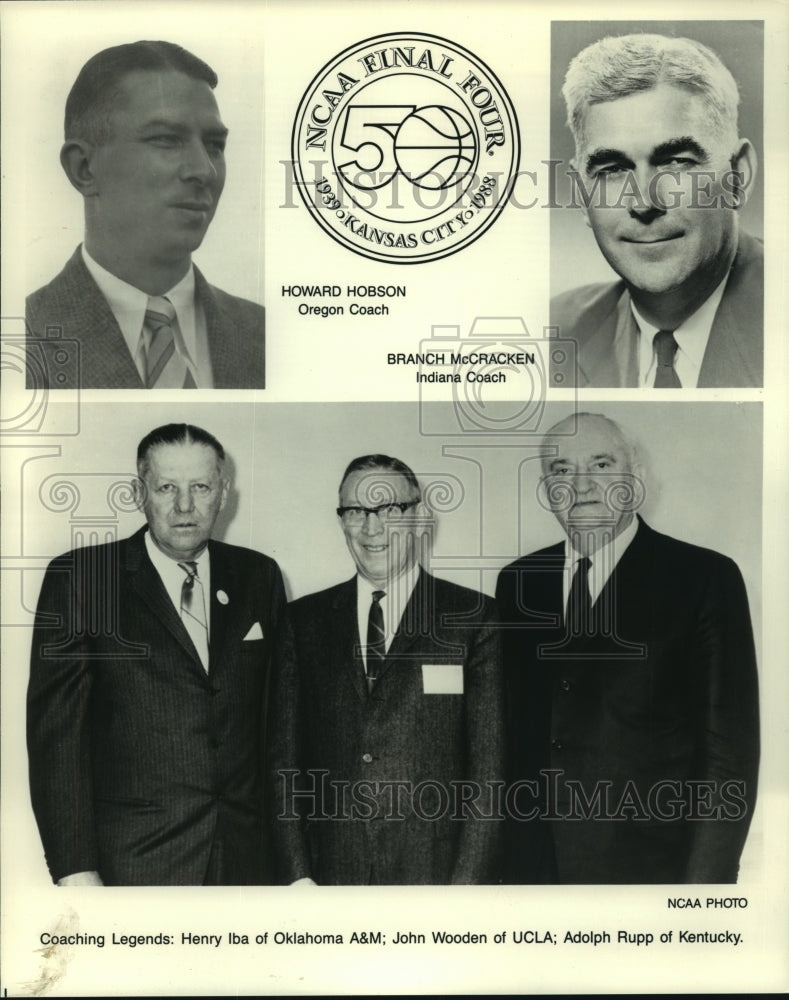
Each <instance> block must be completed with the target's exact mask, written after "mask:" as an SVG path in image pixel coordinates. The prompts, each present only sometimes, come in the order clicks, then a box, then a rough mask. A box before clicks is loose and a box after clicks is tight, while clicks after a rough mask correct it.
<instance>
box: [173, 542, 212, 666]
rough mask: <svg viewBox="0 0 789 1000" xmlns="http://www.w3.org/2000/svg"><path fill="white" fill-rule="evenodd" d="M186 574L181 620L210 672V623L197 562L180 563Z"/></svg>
mask: <svg viewBox="0 0 789 1000" xmlns="http://www.w3.org/2000/svg"><path fill="white" fill-rule="evenodd" d="M178 565H179V566H180V567H181V569H182V570H183V571H184V573H185V574H186V578H185V580H184V582H183V585H182V587H181V620H182V621H183V623H184V625H185V627H186V631H187V632H188V633H189V637H190V639H191V640H192V642H193V643H194V645H195V649H196V650H197V652H198V653H199V654H200V661H201V663H202V664H203V667H204V669H205V670H206V672H207V671H208V622H207V620H206V615H205V597H204V595H203V584H202V582H201V580H200V577H199V576H198V575H197V563H196V562H191V561H187V562H179V563H178Z"/></svg>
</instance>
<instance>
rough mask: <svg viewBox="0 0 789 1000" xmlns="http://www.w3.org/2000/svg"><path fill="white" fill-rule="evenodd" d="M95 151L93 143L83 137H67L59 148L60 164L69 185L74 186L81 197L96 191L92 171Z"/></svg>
mask: <svg viewBox="0 0 789 1000" xmlns="http://www.w3.org/2000/svg"><path fill="white" fill-rule="evenodd" d="M95 153H96V147H95V146H94V144H93V143H92V142H86V141H85V140H84V139H68V140H67V141H66V142H64V143H63V148H62V149H61V150H60V165H61V166H62V167H63V171H64V172H65V174H66V177H68V179H69V181H70V183H71V186H72V187H74V188H76V190H77V191H79V193H80V194H81V195H82V197H83V198H92V197H93V196H94V195H96V194H97V193H98V192H97V191H96V178H95V176H94V172H93V161H94V156H95Z"/></svg>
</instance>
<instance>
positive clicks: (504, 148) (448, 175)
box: [293, 34, 520, 264]
mask: <svg viewBox="0 0 789 1000" xmlns="http://www.w3.org/2000/svg"><path fill="white" fill-rule="evenodd" d="M519 150H520V142H519V135H518V128H517V122H516V119H515V115H514V112H513V110H512V107H511V104H510V101H509V98H508V97H507V95H506V93H505V91H504V89H503V88H502V86H501V84H500V83H499V82H498V80H497V79H496V77H495V76H494V75H493V73H492V72H491V71H490V70H489V69H488V68H487V67H486V66H484V64H482V63H481V62H480V61H479V60H478V59H476V58H474V57H473V56H471V54H470V53H468V52H466V50H464V49H462V48H460V47H459V46H457V45H455V44H454V43H451V42H448V41H447V40H446V39H441V38H436V37H435V36H431V35H422V34H412V35H400V34H395V35H382V36H379V37H377V38H373V39H368V40H367V41H365V42H363V43H360V44H359V45H355V46H353V47H351V48H350V49H347V50H346V51H345V52H343V53H341V55H340V56H338V57H337V59H335V60H333V61H332V62H331V63H330V64H329V65H328V66H326V67H325V68H324V69H323V70H322V71H321V72H320V74H319V75H318V77H316V79H315V80H314V81H313V83H312V84H311V85H310V87H309V89H308V90H307V93H306V94H305V95H304V98H303V99H302V101H301V104H300V106H299V111H298V114H297V116H296V122H295V124H294V129H293V160H294V165H295V170H296V177H297V181H298V182H299V189H300V191H301V193H302V195H303V197H304V200H305V203H306V204H307V207H308V208H309V209H310V211H311V212H312V214H313V216H314V217H315V219H316V220H317V221H318V222H319V223H320V225H321V226H322V227H323V228H324V229H325V230H326V231H327V232H328V233H329V234H330V235H331V236H332V237H333V238H334V239H336V240H337V241H338V242H340V243H342V244H343V245H345V246H347V247H349V248H350V249H351V250H354V251H355V252H356V253H360V254H362V255H364V256H366V257H372V258H374V259H376V260H385V261H390V262H394V263H401V264H410V263H420V262H423V261H427V260H434V259H436V258H439V257H445V256H447V255H448V254H451V253H455V252H456V251H457V250H460V249H461V248H462V247H464V246H467V245H468V244H469V243H471V242H473V240H475V239H477V238H478V237H479V236H480V235H481V234H482V232H484V231H485V229H487V228H488V227H489V226H490V225H491V224H492V223H493V221H494V220H495V219H496V218H497V217H498V215H499V213H500V212H501V210H502V208H503V207H504V204H505V202H506V197H507V195H508V194H509V190H510V183H511V181H512V179H513V177H514V175H515V173H516V171H517V167H518V158H519Z"/></svg>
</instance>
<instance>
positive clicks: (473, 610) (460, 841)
mask: <svg viewBox="0 0 789 1000" xmlns="http://www.w3.org/2000/svg"><path fill="white" fill-rule="evenodd" d="M290 607H291V611H292V621H293V629H294V634H295V657H293V658H292V659H291V661H290V665H289V669H288V670H287V671H285V670H283V671H281V672H279V674H278V677H277V680H278V681H279V682H280V683H279V684H278V685H277V690H276V694H274V695H273V698H272V702H273V706H274V712H273V722H272V737H273V747H272V758H273V760H274V768H273V780H274V782H275V789H276V796H277V798H278V803H279V805H278V810H277V812H278V814H279V815H280V817H282V816H285V815H290V816H295V815H296V813H298V814H299V815H300V816H301V817H302V819H301V821H297V820H295V819H284V818H279V819H277V820H275V832H274V839H275V843H276V844H277V856H278V862H279V876H280V879H281V881H283V882H290V881H293V880H295V879H297V878H302V877H305V876H310V877H312V878H313V879H315V881H317V882H318V883H324V884H334V885H360V884H361V885H364V884H368V883H371V882H372V883H378V884H428V883H430V884H439V883H461V884H462V883H490V882H496V881H498V880H499V878H500V864H501V844H502V840H501V837H502V833H503V830H502V826H503V823H502V822H501V821H497V820H487V821H485V820H475V819H464V818H462V817H463V816H464V807H463V806H462V803H461V801H460V799H461V797H462V795H463V794H468V795H469V796H470V797H471V798H473V799H474V800H475V801H474V804H473V806H471V807H470V808H469V809H468V810H466V812H465V814H468V813H471V814H472V815H473V811H474V808H476V809H477V810H479V811H481V812H487V814H488V815H490V814H491V804H490V792H491V787H490V785H489V784H488V783H489V782H492V781H502V780H503V773H504V728H503V723H504V718H503V715H504V710H503V678H502V666H501V655H500V643H499V636H498V631H497V629H496V627H495V616H494V609H493V602H492V601H491V600H490V598H487V597H485V596H483V595H482V594H479V593H477V592H475V591H472V590H469V589H467V588H465V587H458V586H456V585H454V584H451V583H447V582H445V581H442V580H437V579H435V578H434V577H432V576H430V575H429V574H428V573H426V572H425V571H424V570H422V571H421V572H420V575H419V579H418V581H417V584H416V587H415V588H414V592H413V594H412V596H411V600H410V602H409V604H408V606H407V607H406V609H405V611H404V614H403V618H402V620H401V623H400V627H399V629H398V631H397V633H396V635H395V636H394V639H393V640H392V645H391V648H390V650H389V653H388V655H387V657H386V662H385V664H384V666H383V668H382V669H381V670H380V671H379V676H378V680H377V682H376V685H375V688H374V689H373V692H372V695H371V696H369V697H368V694H367V685H366V680H365V674H364V666H363V662H362V660H361V657H360V656H358V655H355V653H354V647H358V645H359V635H358V631H359V630H358V624H357V613H356V578H355V577H354V578H353V579H352V580H349V581H348V582H346V583H342V584H340V585H338V586H335V587H332V588H330V589H329V590H325V591H323V592H321V593H317V594H312V595H311V596H308V597H304V598H301V599H300V600H298V601H296V602H295V603H294V604H292V605H291V606H290ZM438 664H445V665H453V666H456V667H458V670H457V671H456V673H455V676H456V678H458V679H459V677H460V676H462V694H461V693H452V694H426V693H425V691H424V682H423V666H424V665H428V666H430V665H438ZM286 769H291V772H293V771H297V772H298V775H293V774H291V776H290V778H289V779H288V780H287V782H285V781H283V780H282V778H281V776H280V775H279V774H278V772H279V771H281V770H286ZM320 772H324V774H323V776H322V777H321V774H320ZM392 781H402V782H406V783H408V784H407V787H406V788H405V789H404V792H403V793H397V792H395V793H394V795H395V800H394V801H395V805H394V808H393V807H392V804H391V799H392V794H393V792H392V789H391V787H390V788H389V790H388V791H387V790H386V785H385V783H387V782H392ZM463 781H465V782H467V783H470V782H477V783H478V785H479V788H480V792H479V794H476V795H475V794H474V793H473V787H474V786H472V785H471V784H467V792H466V793H464V792H463V791H462V789H461V788H459V786H458V785H457V783H458V782H463ZM331 782H345V783H347V786H348V791H347V792H346V795H345V806H344V807H343V804H342V798H341V796H339V795H337V794H336V790H337V787H338V786H336V785H332V784H331ZM422 782H429V783H430V784H428V785H424V786H422V788H421V790H418V791H417V792H416V794H414V795H412V794H411V791H412V790H413V789H416V788H417V786H419V785H420V783H422ZM321 783H323V791H324V792H325V794H323V795H322V794H321ZM365 783H366V784H365ZM453 783H455V784H453ZM286 784H287V785H288V786H289V787H290V788H291V789H293V788H297V787H298V789H300V790H302V791H303V790H305V789H307V790H312V789H313V788H316V789H317V792H316V794H314V795H307V796H303V797H301V798H298V799H295V800H294V799H293V798H292V797H289V796H288V795H287V794H286V793H285V788H286ZM442 790H443V791H442ZM398 794H399V795H400V806H399V808H398V804H397V803H398V799H397V796H398ZM443 796H446V798H443ZM414 801H415V802H416V809H414V808H413V803H414ZM338 802H339V805H338ZM486 803H487V805H486ZM398 812H399V815H400V818H393V816H394V814H395V813H398ZM335 814H337V815H338V816H339V817H340V818H330V817H332V816H333V815H335ZM428 816H430V817H433V816H435V817H436V818H434V819H433V818H425V817H428ZM322 817H325V818H322ZM354 817H355V818H354Z"/></svg>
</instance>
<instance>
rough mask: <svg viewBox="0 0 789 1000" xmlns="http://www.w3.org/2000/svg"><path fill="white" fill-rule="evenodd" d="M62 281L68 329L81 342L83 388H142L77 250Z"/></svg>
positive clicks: (126, 349) (107, 305) (121, 336)
mask: <svg viewBox="0 0 789 1000" xmlns="http://www.w3.org/2000/svg"><path fill="white" fill-rule="evenodd" d="M63 279H64V284H63V291H64V294H65V296H66V300H67V315H68V326H69V329H70V332H71V333H73V334H75V335H76V339H77V340H79V342H80V352H81V357H80V362H79V364H80V373H84V374H83V378H82V386H83V388H93V387H97V388H107V389H142V388H144V386H143V382H142V379H141V378H140V374H139V372H138V371H137V366H136V365H135V364H134V361H133V360H132V356H131V355H130V354H129V348H128V346H127V345H126V341H125V339H124V337H123V334H122V333H121V328H120V327H119V326H118V323H117V321H116V319H115V316H114V315H113V312H112V310H111V309H110V307H109V304H108V302H107V300H106V299H105V298H104V296H103V295H102V293H101V291H100V290H99V286H98V285H97V284H96V282H95V281H94V280H93V278H92V277H91V276H90V273H89V271H88V269H87V268H86V267H85V262H84V261H83V259H82V251H81V248H80V247H77V250H76V252H75V253H74V255H73V256H72V258H71V260H70V261H69V262H68V264H67V265H66V267H65V269H64V271H63ZM55 319H56V320H57V318H55ZM57 321H58V322H63V320H57Z"/></svg>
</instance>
